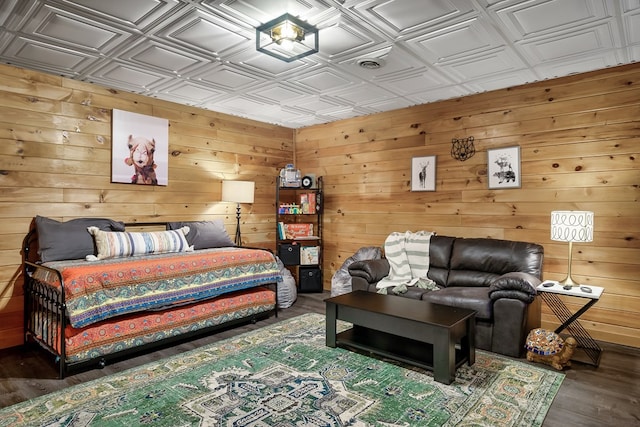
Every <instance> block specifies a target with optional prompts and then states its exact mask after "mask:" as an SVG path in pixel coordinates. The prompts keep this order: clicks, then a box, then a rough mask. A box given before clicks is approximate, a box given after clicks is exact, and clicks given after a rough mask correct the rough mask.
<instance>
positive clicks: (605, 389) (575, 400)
mask: <svg viewBox="0 0 640 427" xmlns="http://www.w3.org/2000/svg"><path fill="white" fill-rule="evenodd" d="M328 296H329V294H328V292H325V293H324V294H300V295H298V300H297V301H296V303H295V304H294V305H293V306H292V307H290V308H288V309H285V310H282V311H280V313H279V316H278V318H277V319H276V318H274V317H273V316H272V317H270V318H269V319H266V320H263V321H261V322H258V323H257V324H255V325H252V324H249V325H245V326H240V327H236V328H234V329H231V330H225V331H222V332H220V333H217V334H214V335H212V336H209V337H205V338H201V339H198V340H194V341H190V342H187V343H183V344H180V345H176V346H174V347H171V348H166V349H162V350H158V351H155V352H152V353H148V354H145V355H142V356H139V357H135V358H132V359H128V360H124V361H121V362H118V363H115V364H112V365H108V366H106V367H105V368H104V369H93V370H89V371H85V372H80V373H76V374H73V375H71V376H69V377H67V378H65V379H64V380H58V379H57V378H56V375H57V370H56V369H55V367H54V365H53V362H52V361H51V360H50V359H49V358H48V357H46V356H45V355H44V352H43V351H41V350H38V349H29V350H24V349H22V348H13V349H6V350H0V407H5V406H9V405H12V404H14V403H17V402H21V401H24V400H28V399H31V398H34V397H36V396H41V395H43V394H47V393H50V392H52V391H56V390H60V389H64V388H65V387H69V386H72V385H75V384H79V383H83V382H85V381H89V380H93V379H97V378H102V377H105V376H107V375H110V374H113V373H116V372H119V371H122V370H124V369H128V368H132V367H136V366H140V365H142V364H145V363H148V362H152V361H154V360H158V359H162V358H164V357H167V356H170V355H173V354H176V353H180V352H184V351H188V350H192V349H195V348H198V347H200V346H202V345H205V344H209V343H212V342H216V341H219V340H221V339H225V338H229V337H231V336H234V335H236V334H238V333H241V332H246V331H249V330H255V329H259V328H260V327H262V326H264V325H267V324H272V323H275V322H279V321H282V320H284V319H289V318H291V317H295V316H298V315H301V314H304V313H309V312H317V313H323V312H324V303H323V301H324V299H325V298H327V297H328ZM602 347H603V348H604V353H603V354H602V360H601V362H600V366H599V367H598V368H596V367H594V366H590V365H586V364H581V363H575V362H574V363H573V366H572V367H571V368H569V369H567V370H565V373H566V378H565V379H564V382H563V383H562V387H561V388H560V392H559V393H558V395H557V396H556V398H555V400H554V402H553V405H552V406H551V409H550V410H549V413H548V414H547V417H546V419H545V421H544V424H543V426H545V427H571V426H576V427H578V426H580V427H589V426H594V427H595V426H598V427H600V426H604V425H607V426H616V427H631V426H640V350H639V349H634V348H628V347H622V346H617V345H609V344H602ZM521 360H522V361H523V362H525V363H529V362H527V361H526V359H521Z"/></svg>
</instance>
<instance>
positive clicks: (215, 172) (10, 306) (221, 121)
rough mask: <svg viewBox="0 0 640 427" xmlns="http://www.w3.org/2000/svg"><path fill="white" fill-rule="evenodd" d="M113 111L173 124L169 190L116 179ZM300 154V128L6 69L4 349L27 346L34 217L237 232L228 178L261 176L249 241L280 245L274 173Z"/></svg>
mask: <svg viewBox="0 0 640 427" xmlns="http://www.w3.org/2000/svg"><path fill="white" fill-rule="evenodd" d="M114 108H115V109H120V110H125V111H133V112H137V113H140V114H145V115H150V116H156V117H162V118H166V119H168V120H169V126H170V128H169V171H168V174H169V183H168V185H167V186H145V185H134V184H114V183H111V182H110V177H111V144H112V141H111V111H112V109H114ZM113 143H114V144H126V141H113ZM292 159H293V130H292V129H288V128H283V127H279V126H274V125H270V124H265V123H260V122H256V121H252V120H245V119H242V118H238V117H232V116H229V115H226V114H219V113H215V112H211V111H206V110H201V109H195V108H190V107H185V106H182V105H177V104H173V103H169V102H164V101H161V100H157V99H154V98H149V97H143V96H139V95H135V94H131V93H122V92H117V91H114V90H110V89H105V88H102V87H99V86H96V85H91V84H87V83H82V82H77V81H74V80H70V79H65V78H61V77H57V76H52V75H48V74H42V73H36V72H31V71H27V70H23V69H19V68H14V67H11V66H6V65H0V348H5V347H10V346H15V345H19V344H21V343H22V304H23V300H22V275H21V274H22V272H21V267H20V264H21V245H22V239H23V237H24V235H25V234H26V232H27V231H28V230H29V224H30V223H31V221H32V219H33V217H34V216H35V215H42V216H47V217H51V218H54V219H57V220H61V221H66V220H69V219H72V218H77V217H108V218H113V219H117V220H122V221H125V222H145V221H171V220H206V219H213V218H224V221H225V224H226V227H227V230H228V232H229V234H230V235H231V236H233V235H234V233H235V223H236V218H235V216H236V215H235V212H236V209H235V208H236V206H235V205H234V204H230V203H223V202H220V189H221V187H220V182H221V180H222V179H242V180H249V181H255V182H256V193H255V203H253V204H251V205H243V206H242V237H243V241H244V242H245V243H246V244H250V245H252V246H263V247H269V248H273V247H274V244H273V239H274V234H275V233H274V230H275V226H274V221H275V215H274V197H275V177H276V175H277V173H278V171H279V170H280V168H282V167H284V165H285V164H286V163H290V162H291V161H292ZM122 161H124V159H122Z"/></svg>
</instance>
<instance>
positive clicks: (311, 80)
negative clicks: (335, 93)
mask: <svg viewBox="0 0 640 427" xmlns="http://www.w3.org/2000/svg"><path fill="white" fill-rule="evenodd" d="M296 83H297V84H298V85H300V86H303V87H306V88H308V89H310V90H312V91H315V92H317V93H322V92H325V91H330V90H334V89H336V88H341V87H345V86H348V85H350V84H352V83H353V81H352V80H351V79H349V78H346V77H345V76H341V75H340V74H339V73H336V72H335V71H334V70H331V69H329V68H323V69H321V70H318V71H316V72H314V73H309V74H308V75H306V76H304V77H301V78H299V79H298V80H297V82H296Z"/></svg>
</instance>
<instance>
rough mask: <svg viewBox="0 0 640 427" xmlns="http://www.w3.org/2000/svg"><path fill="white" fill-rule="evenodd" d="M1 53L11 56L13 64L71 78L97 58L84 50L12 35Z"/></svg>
mask: <svg viewBox="0 0 640 427" xmlns="http://www.w3.org/2000/svg"><path fill="white" fill-rule="evenodd" d="M2 54H3V55H7V56H11V57H12V58H13V59H12V61H11V63H12V64H14V65H17V66H22V67H25V68H35V69H38V70H41V71H45V72H48V73H53V74H60V75H63V76H68V77H72V78H73V77H77V76H78V75H79V74H80V73H82V71H83V70H85V69H86V68H87V67H89V66H91V65H92V64H94V63H95V62H96V61H97V60H98V59H99V57H97V56H94V55H90V54H87V53H86V52H78V51H74V50H71V49H65V48H64V47H61V46H56V45H52V44H48V43H43V42H40V41H36V40H30V39H28V38H26V37H12V40H11V41H10V42H9V43H8V44H7V46H6V48H5V49H3V52H2Z"/></svg>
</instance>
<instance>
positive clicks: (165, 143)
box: [111, 109, 169, 185]
mask: <svg viewBox="0 0 640 427" xmlns="http://www.w3.org/2000/svg"><path fill="white" fill-rule="evenodd" d="M111 125H112V129H111V182H121V183H126V184H143V185H167V184H168V180H169V171H168V167H169V120H167V119H162V118H159V117H153V116H147V115H144V114H138V113H131V112H129V111H121V110H115V109H114V110H113V114H112V117H111Z"/></svg>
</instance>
